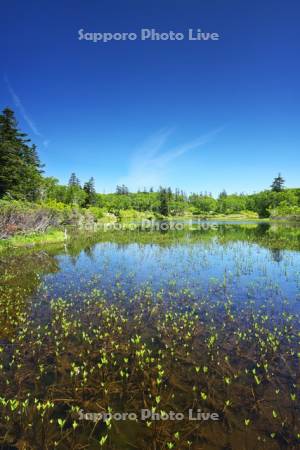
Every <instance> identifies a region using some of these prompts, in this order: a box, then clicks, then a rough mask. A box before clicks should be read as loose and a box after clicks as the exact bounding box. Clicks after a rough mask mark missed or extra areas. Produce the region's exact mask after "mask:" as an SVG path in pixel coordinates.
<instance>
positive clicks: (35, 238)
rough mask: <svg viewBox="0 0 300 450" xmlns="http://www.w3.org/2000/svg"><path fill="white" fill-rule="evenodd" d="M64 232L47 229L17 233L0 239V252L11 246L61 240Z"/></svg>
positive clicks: (49, 242) (63, 237)
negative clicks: (42, 231) (39, 231)
mask: <svg viewBox="0 0 300 450" xmlns="http://www.w3.org/2000/svg"><path fill="white" fill-rule="evenodd" d="M64 239H65V236H64V232H63V231H61V230H55V229H52V230H49V231H47V232H45V233H30V234H26V235H23V234H17V235H15V236H13V237H11V238H9V239H1V240H0V252H1V251H3V250H5V249H7V248H13V247H22V246H34V245H38V244H51V243H58V242H63V241H64Z"/></svg>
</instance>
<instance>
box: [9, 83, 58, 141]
mask: <svg viewBox="0 0 300 450" xmlns="http://www.w3.org/2000/svg"><path fill="white" fill-rule="evenodd" d="M4 81H5V83H6V86H7V89H8V91H9V93H10V95H11V97H12V99H13V102H14V104H15V106H16V108H18V110H19V112H20V113H21V115H22V117H23V119H24V120H25V122H26V123H27V125H28V126H29V128H30V129H31V131H32V132H33V133H34V135H35V136H37V137H40V138H44V136H43V134H42V133H40V131H39V130H38V128H37V126H36V124H35V123H34V121H33V120H32V119H31V117H30V116H29V115H28V113H27V111H26V109H25V107H24V106H23V103H22V102H21V100H20V97H19V96H18V95H17V93H16V92H15V90H14V89H13V87H12V85H11V84H10V82H9V79H8V78H7V76H4ZM49 142H50V141H49V140H48V139H45V138H44V139H43V142H42V143H43V145H44V147H48V145H49Z"/></svg>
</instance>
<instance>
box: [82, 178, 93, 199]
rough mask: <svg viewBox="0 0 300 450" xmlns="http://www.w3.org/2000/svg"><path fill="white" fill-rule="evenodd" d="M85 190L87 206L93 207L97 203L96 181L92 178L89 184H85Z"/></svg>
mask: <svg viewBox="0 0 300 450" xmlns="http://www.w3.org/2000/svg"><path fill="white" fill-rule="evenodd" d="M83 190H84V192H85V193H86V199H85V206H92V205H95V203H96V189H95V180H94V178H93V177H92V178H90V179H89V181H88V182H87V183H84V186H83Z"/></svg>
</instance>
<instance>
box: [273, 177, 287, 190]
mask: <svg viewBox="0 0 300 450" xmlns="http://www.w3.org/2000/svg"><path fill="white" fill-rule="evenodd" d="M284 183H285V180H284V179H283V178H282V176H281V174H280V173H279V174H278V175H277V177H276V178H274V180H273V183H272V184H271V189H272V191H273V192H281V191H283V190H284Z"/></svg>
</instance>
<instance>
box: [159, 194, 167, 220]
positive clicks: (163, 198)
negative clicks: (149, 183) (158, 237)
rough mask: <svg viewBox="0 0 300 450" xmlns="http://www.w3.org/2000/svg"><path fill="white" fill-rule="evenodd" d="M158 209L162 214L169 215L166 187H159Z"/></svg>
mask: <svg viewBox="0 0 300 450" xmlns="http://www.w3.org/2000/svg"><path fill="white" fill-rule="evenodd" d="M158 211H159V213H160V214H161V215H163V216H168V215H169V192H168V189H165V188H160V190H159V208H158Z"/></svg>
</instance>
